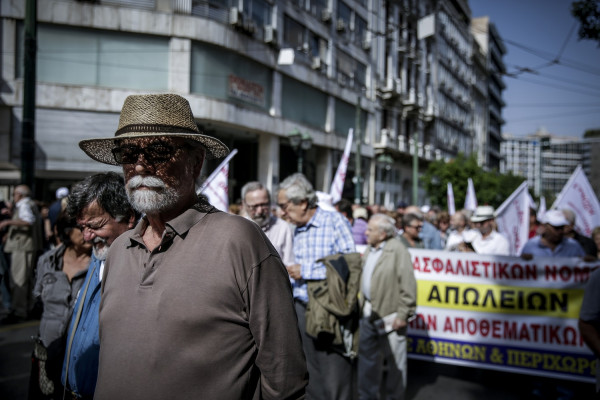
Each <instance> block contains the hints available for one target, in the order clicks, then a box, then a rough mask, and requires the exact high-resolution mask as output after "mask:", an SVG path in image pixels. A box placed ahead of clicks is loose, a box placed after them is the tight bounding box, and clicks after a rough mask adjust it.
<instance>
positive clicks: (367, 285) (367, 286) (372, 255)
mask: <svg viewBox="0 0 600 400" xmlns="http://www.w3.org/2000/svg"><path fill="white" fill-rule="evenodd" d="M386 242H387V240H386V241H384V242H383V243H381V244H380V245H379V246H378V247H377V248H374V247H370V251H369V255H368V257H367V259H366V260H365V265H364V267H363V273H362V283H361V290H362V293H363V295H364V296H365V298H366V299H367V300H371V278H372V277H373V271H374V270H375V265H376V264H377V261H379V257H381V253H383V251H382V250H383V246H385V243H386Z"/></svg>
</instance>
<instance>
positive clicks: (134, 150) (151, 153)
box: [112, 142, 185, 164]
mask: <svg viewBox="0 0 600 400" xmlns="http://www.w3.org/2000/svg"><path fill="white" fill-rule="evenodd" d="M183 148H185V147H184V146H171V145H169V144H166V143H160V142H159V143H152V144H150V145H148V146H147V147H139V146H133V145H124V146H120V147H115V148H114V149H112V154H113V156H114V157H115V161H116V162H117V163H118V164H135V163H136V162H137V160H138V159H139V157H140V154H143V155H144V159H146V161H147V162H149V163H162V162H166V161H169V159H171V157H172V156H173V154H174V153H175V151H176V150H180V149H183Z"/></svg>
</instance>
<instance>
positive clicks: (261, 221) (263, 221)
mask: <svg viewBox="0 0 600 400" xmlns="http://www.w3.org/2000/svg"><path fill="white" fill-rule="evenodd" d="M251 219H252V221H254V222H256V223H257V224H258V226H260V227H261V228H262V227H264V226H265V225H267V224H268V223H269V221H270V220H271V216H270V215H266V216H262V215H259V216H256V217H251Z"/></svg>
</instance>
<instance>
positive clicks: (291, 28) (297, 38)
mask: <svg viewBox="0 0 600 400" xmlns="http://www.w3.org/2000/svg"><path fill="white" fill-rule="evenodd" d="M304 31H305V28H304V26H303V25H302V24H300V23H299V22H297V21H295V20H294V19H292V18H290V17H289V16H287V15H285V16H284V18H283V44H284V47H292V48H294V49H296V50H305V48H306V46H305V44H304V42H305V41H304Z"/></svg>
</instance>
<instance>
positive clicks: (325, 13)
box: [321, 8, 331, 22]
mask: <svg viewBox="0 0 600 400" xmlns="http://www.w3.org/2000/svg"><path fill="white" fill-rule="evenodd" d="M321 21H323V22H329V21H331V10H330V9H329V8H324V9H322V10H321Z"/></svg>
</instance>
